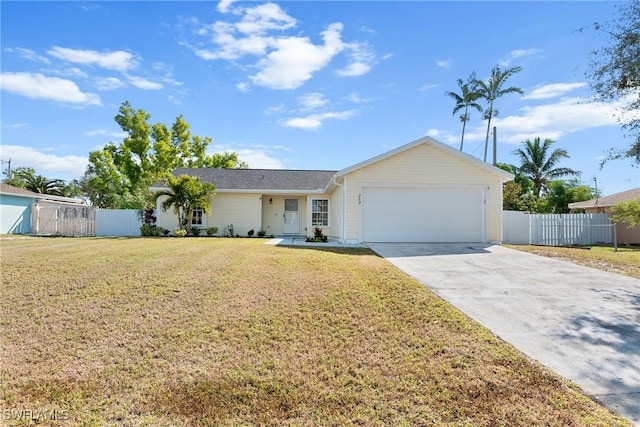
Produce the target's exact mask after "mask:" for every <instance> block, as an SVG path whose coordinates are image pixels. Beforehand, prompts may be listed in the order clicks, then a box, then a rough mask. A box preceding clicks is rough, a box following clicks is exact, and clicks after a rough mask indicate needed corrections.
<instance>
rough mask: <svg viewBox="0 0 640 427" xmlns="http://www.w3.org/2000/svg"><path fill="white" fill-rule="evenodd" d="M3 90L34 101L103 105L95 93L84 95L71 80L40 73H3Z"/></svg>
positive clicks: (1, 84)
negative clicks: (44, 100)
mask: <svg viewBox="0 0 640 427" xmlns="http://www.w3.org/2000/svg"><path fill="white" fill-rule="evenodd" d="M1 76H2V78H1V79H0V87H1V88H2V90H6V91H9V92H13V93H16V94H18V95H22V96H25V97H27V98H32V99H46V100H49V101H56V102H62V103H65V104H74V105H101V102H100V98H99V97H98V95H96V94H94V93H84V92H82V91H81V90H80V88H79V87H78V85H76V84H75V83H74V82H72V81H71V80H66V79H61V78H58V77H47V76H45V75H43V74H40V73H2V75H1Z"/></svg>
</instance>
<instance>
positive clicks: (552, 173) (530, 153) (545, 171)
mask: <svg viewBox="0 0 640 427" xmlns="http://www.w3.org/2000/svg"><path fill="white" fill-rule="evenodd" d="M554 143H555V141H552V140H551V139H545V140H544V141H543V142H542V143H541V142H540V137H536V138H534V139H533V141H531V140H529V139H527V140H526V141H523V142H522V145H523V147H522V148H518V149H517V150H514V151H513V154H515V155H517V156H518V157H520V161H521V162H522V164H521V166H520V173H521V174H522V175H524V176H526V177H527V178H529V179H530V180H531V181H532V182H533V190H534V194H535V196H536V199H537V198H539V197H540V194H541V193H542V192H543V191H547V188H548V186H549V183H550V182H551V181H552V180H554V179H557V178H561V177H563V176H576V177H577V176H580V172H579V171H575V170H573V169H570V168H561V167H556V166H557V165H558V163H559V162H560V160H562V159H568V158H569V153H567V150H565V149H564V148H556V149H555V150H553V151H550V150H551V146H552V145H553V144H554Z"/></svg>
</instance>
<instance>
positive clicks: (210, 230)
mask: <svg viewBox="0 0 640 427" xmlns="http://www.w3.org/2000/svg"><path fill="white" fill-rule="evenodd" d="M204 231H206V232H207V236H214V235H215V234H216V233H217V232H218V227H207V228H205V229H204Z"/></svg>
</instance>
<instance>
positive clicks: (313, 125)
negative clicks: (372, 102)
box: [282, 110, 355, 130]
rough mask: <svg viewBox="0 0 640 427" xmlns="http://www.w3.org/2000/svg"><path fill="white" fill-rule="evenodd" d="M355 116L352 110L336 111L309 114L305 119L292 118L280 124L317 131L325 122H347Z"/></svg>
mask: <svg viewBox="0 0 640 427" xmlns="http://www.w3.org/2000/svg"><path fill="white" fill-rule="evenodd" d="M354 115H355V111H354V110H348V111H338V112H326V113H319V114H311V115H309V116H306V117H294V118H291V119H287V120H285V121H283V122H282V125H283V126H285V127H291V128H298V129H305V130H317V129H319V128H320V127H321V126H322V124H323V122H324V121H325V120H329V119H335V120H347V119H349V118H351V117H353V116H354Z"/></svg>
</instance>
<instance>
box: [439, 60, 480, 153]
mask: <svg viewBox="0 0 640 427" xmlns="http://www.w3.org/2000/svg"><path fill="white" fill-rule="evenodd" d="M457 82H458V88H460V93H455V92H448V91H447V92H445V95H447V96H448V97H450V98H452V99H453V100H454V101H455V102H456V105H455V107H454V108H453V114H456V113H457V112H458V111H460V110H462V109H463V108H464V113H463V114H462V115H460V121H461V122H462V136H461V137H460V151H462V145H463V144H464V129H465V127H466V126H467V122H468V121H469V119H470V116H469V112H468V111H469V107H471V108H475V109H476V110H478V111H482V107H481V106H480V104H478V103H477V102H476V101H477V100H478V98H480V93H479V92H478V89H477V88H478V84H477V79H476V73H475V72H473V73H471V75H470V76H469V78H468V79H467V81H463V80H462V79H458V80H457Z"/></svg>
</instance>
